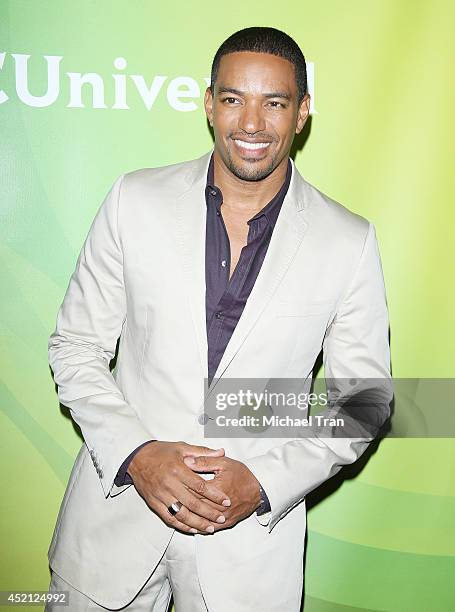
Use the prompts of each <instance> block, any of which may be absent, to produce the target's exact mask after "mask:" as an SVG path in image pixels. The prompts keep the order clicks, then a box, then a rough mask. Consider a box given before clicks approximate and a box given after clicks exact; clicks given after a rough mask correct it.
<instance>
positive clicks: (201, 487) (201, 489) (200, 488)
mask: <svg viewBox="0 0 455 612" xmlns="http://www.w3.org/2000/svg"><path fill="white" fill-rule="evenodd" d="M195 490H196V492H197V493H199V494H200V495H204V493H206V491H207V485H206V484H205V480H204V479H203V478H201V479H200V480H198V481H197V482H196V484H195Z"/></svg>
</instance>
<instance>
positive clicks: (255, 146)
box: [234, 139, 270, 151]
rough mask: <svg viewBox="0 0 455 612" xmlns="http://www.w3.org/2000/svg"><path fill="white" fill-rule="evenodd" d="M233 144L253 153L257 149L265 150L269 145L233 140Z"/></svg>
mask: <svg viewBox="0 0 455 612" xmlns="http://www.w3.org/2000/svg"><path fill="white" fill-rule="evenodd" d="M234 142H235V144H236V145H237V146H238V147H242V149H249V150H250V151H255V150H257V149H265V148H266V147H268V146H269V145H270V142H246V141H245V140H238V139H234Z"/></svg>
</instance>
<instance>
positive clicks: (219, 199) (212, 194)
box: [205, 153, 292, 227]
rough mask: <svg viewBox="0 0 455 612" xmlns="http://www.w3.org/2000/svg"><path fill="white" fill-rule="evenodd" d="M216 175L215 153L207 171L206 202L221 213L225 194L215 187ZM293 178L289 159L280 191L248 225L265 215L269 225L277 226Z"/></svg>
mask: <svg viewBox="0 0 455 612" xmlns="http://www.w3.org/2000/svg"><path fill="white" fill-rule="evenodd" d="M214 175H215V172H214V163H213V153H212V156H211V158H210V163H209V168H208V171H207V182H206V187H205V193H206V202H207V206H208V205H209V202H212V201H213V202H214V203H215V206H216V209H217V211H218V212H220V208H221V204H222V203H223V194H222V193H221V189H220V188H219V187H217V186H216V185H215V180H214ZM291 176H292V164H291V160H290V159H288V166H287V169H286V177H285V179H284V181H283V184H282V186H281V188H280V190H279V191H278V193H277V194H276V195H275V196H274V197H273V198H272V199H271V200H270V202H269V203H268V204H266V205H265V206H264V207H263V208H261V210H260V211H259V212H257V213H256V214H255V215H254V217H251V219H249V221H248V223H250V221H253V220H256V219H258V218H259V217H261V216H263V215H264V216H265V217H266V219H267V221H268V223H269V224H270V225H271V226H272V227H274V226H275V223H276V221H277V219H278V215H279V212H280V210H281V205H282V204H283V200H284V198H285V196H286V193H287V191H288V189H289V184H290V182H291Z"/></svg>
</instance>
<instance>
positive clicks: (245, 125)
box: [239, 101, 265, 134]
mask: <svg viewBox="0 0 455 612" xmlns="http://www.w3.org/2000/svg"><path fill="white" fill-rule="evenodd" d="M262 113H263V110H262V106H261V104H260V103H259V102H257V101H249V102H246V103H245V105H244V107H243V109H242V113H241V115H240V117H239V129H241V130H242V131H244V132H247V133H248V134H255V133H256V132H261V131H262V130H264V129H265V119H264V116H263V114H262Z"/></svg>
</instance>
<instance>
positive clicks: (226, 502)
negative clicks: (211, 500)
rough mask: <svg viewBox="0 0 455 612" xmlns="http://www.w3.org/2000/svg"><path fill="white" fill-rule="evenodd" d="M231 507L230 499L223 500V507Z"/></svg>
mask: <svg viewBox="0 0 455 612" xmlns="http://www.w3.org/2000/svg"><path fill="white" fill-rule="evenodd" d="M230 505H231V500H230V499H224V500H223V506H230Z"/></svg>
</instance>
